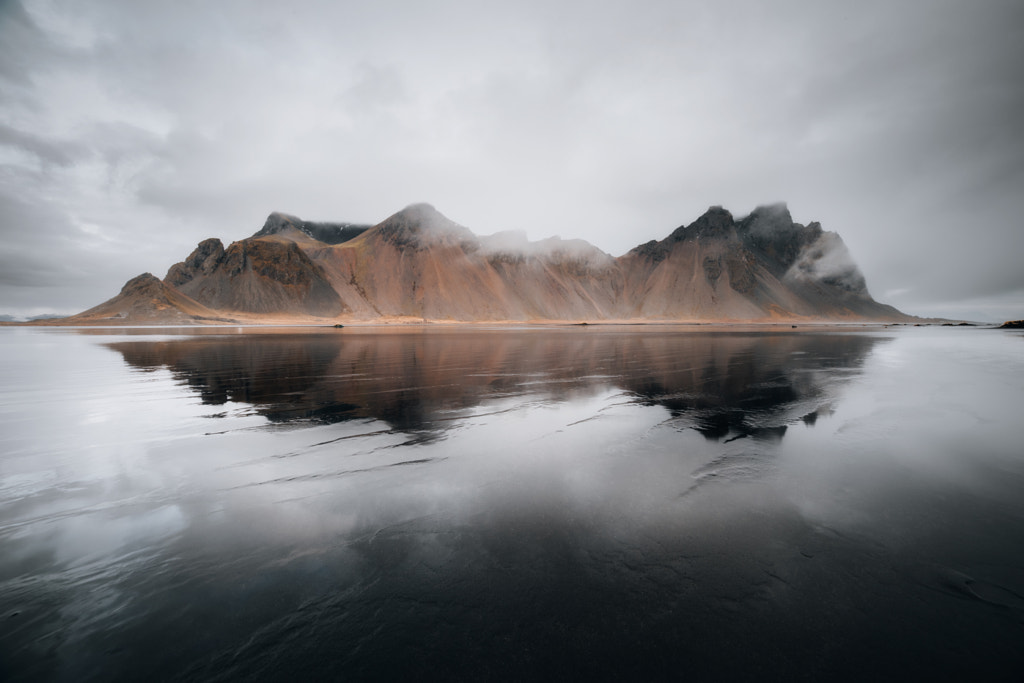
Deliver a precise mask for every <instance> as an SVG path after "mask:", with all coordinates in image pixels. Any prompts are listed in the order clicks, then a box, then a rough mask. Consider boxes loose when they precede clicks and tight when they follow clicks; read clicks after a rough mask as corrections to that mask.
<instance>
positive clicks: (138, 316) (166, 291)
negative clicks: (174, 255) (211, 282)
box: [64, 273, 233, 324]
mask: <svg viewBox="0 0 1024 683" xmlns="http://www.w3.org/2000/svg"><path fill="white" fill-rule="evenodd" d="M64 321H65V322H71V323H83V324H87V323H136V324H167V323H184V324H191V323H196V322H233V321H232V320H231V319H230V318H226V317H224V315H223V314H222V313H220V312H219V311H215V310H213V309H211V308H208V307H206V306H204V305H202V304H201V303H199V302H198V301H196V300H195V299H192V298H191V297H189V296H187V295H185V294H182V293H181V292H180V291H178V290H177V289H175V288H174V287H172V286H170V285H168V284H166V283H164V282H163V281H161V280H160V279H159V278H157V277H156V276H155V275H153V274H152V273H143V274H142V275H138V276H136V277H133V278H132V279H131V280H129V281H128V282H126V283H125V285H124V287H122V288H121V292H120V293H119V294H118V295H117V296H115V297H113V298H112V299H109V300H107V301H104V302H103V303H102V304H100V305H99V306H95V307H93V308H90V309H89V310H87V311H83V312H82V313H79V314H78V315H75V316H72V317H70V318H64Z"/></svg>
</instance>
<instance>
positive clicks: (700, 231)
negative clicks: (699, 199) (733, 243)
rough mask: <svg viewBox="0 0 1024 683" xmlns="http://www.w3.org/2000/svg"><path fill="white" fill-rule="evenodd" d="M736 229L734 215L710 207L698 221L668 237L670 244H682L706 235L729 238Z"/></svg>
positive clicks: (717, 207) (721, 209) (715, 206)
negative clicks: (730, 233)
mask: <svg viewBox="0 0 1024 683" xmlns="http://www.w3.org/2000/svg"><path fill="white" fill-rule="evenodd" d="M735 227H736V221H735V220H734V219H733V216H732V213H731V212H730V211H728V210H727V209H723V208H722V207H721V206H719V205H717V204H716V205H713V206H710V207H708V210H707V211H705V212H704V213H703V215H701V216H700V218H698V219H697V220H695V221H694V222H693V223H690V224H689V225H683V226H680V227H678V228H676V229H675V230H674V231H673V232H672V234H671V235H669V237H668V241H669V242H682V241H684V240H690V239H696V238H698V237H702V236H705V235H708V236H711V235H716V236H727V235H728V234H729V232H730V231H731V230H733V229H734V228H735Z"/></svg>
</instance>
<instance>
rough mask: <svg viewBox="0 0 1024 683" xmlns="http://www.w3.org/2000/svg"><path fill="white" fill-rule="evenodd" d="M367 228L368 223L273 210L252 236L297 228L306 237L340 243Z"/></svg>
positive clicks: (267, 234)
mask: <svg viewBox="0 0 1024 683" xmlns="http://www.w3.org/2000/svg"><path fill="white" fill-rule="evenodd" d="M369 229H370V226H369V225H357V224H355V223H319V222H314V221H305V220H302V219H301V218H299V217H298V216H293V215H292V214H288V213H282V212H280V211H273V212H271V214H270V215H269V216H267V220H266V222H264V224H263V227H262V228H261V229H260V230H259V232H257V233H256V234H254V235H253V237H268V236H270V235H278V234H280V233H282V232H285V231H286V230H297V231H299V232H301V233H303V234H304V235H306V236H307V237H311V238H313V239H315V240H317V241H320V242H323V243H325V244H341V243H342V242H348V241H349V240H351V239H355V238H356V237H358V236H359V235H361V234H363V233H364V232H366V231H367V230H369Z"/></svg>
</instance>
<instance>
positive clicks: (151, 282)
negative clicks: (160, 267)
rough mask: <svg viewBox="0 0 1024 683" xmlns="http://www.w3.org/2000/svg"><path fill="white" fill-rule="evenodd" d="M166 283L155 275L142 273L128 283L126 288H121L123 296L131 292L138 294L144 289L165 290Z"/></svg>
mask: <svg viewBox="0 0 1024 683" xmlns="http://www.w3.org/2000/svg"><path fill="white" fill-rule="evenodd" d="M163 286H164V283H163V281H161V280H160V278H158V277H157V276H156V275H153V273H142V274H141V275H136V276H135V277H133V278H132V279H131V280H129V281H128V282H126V283H124V287H122V288H121V293H122V294H128V293H131V292H138V291H140V290H143V289H149V288H151V287H157V288H163Z"/></svg>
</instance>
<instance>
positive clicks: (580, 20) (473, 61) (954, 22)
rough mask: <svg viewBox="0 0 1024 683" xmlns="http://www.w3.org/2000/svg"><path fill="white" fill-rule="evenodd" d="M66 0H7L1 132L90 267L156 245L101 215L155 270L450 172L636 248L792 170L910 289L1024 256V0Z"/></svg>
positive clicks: (527, 225)
mask: <svg viewBox="0 0 1024 683" xmlns="http://www.w3.org/2000/svg"><path fill="white" fill-rule="evenodd" d="M47 6H48V7H51V8H52V11H53V12H54V13H55V14H53V15H52V16H50V15H46V16H44V15H43V14H39V12H40V11H42V10H41V9H40V6H36V5H29V11H25V10H24V9H23V8H22V6H21V5H20V4H17V3H8V4H6V5H4V6H2V7H0V125H2V126H4V127H3V128H0V144H6V145H7V146H8V147H12V146H13V147H16V148H17V149H19V150H22V151H27V152H28V153H29V154H30V155H34V156H35V157H36V158H38V159H42V160H44V163H48V164H51V165H52V166H53V167H54V168H51V169H44V172H36V171H35V170H34V169H32V168H29V167H25V168H21V167H18V166H17V163H16V162H14V165H13V166H10V167H8V168H6V169H4V171H3V173H2V174H0V182H3V183H5V185H4V188H6V189H5V190H4V191H5V192H6V193H7V196H8V197H19V198H20V199H21V200H23V201H24V202H26V203H27V204H28V205H29V206H30V207H33V211H36V212H37V213H36V214H34V215H35V219H34V220H36V221H37V222H38V221H42V220H45V221H49V222H50V223H51V225H52V226H54V227H52V228H51V229H50V230H49V232H48V233H47V234H50V235H61V236H64V239H63V241H61V242H60V243H58V244H56V245H54V244H53V243H49V248H50V249H52V250H54V251H53V252H52V253H54V254H55V258H62V259H64V260H65V261H68V262H78V263H80V264H82V266H81V267H82V268H83V269H86V270H88V272H97V273H110V272H114V271H115V270H116V271H117V272H118V273H121V272H122V271H123V270H124V269H126V268H127V267H128V265H130V264H129V263H128V262H127V260H124V261H122V260H120V259H121V257H120V256H119V257H117V258H113V257H112V256H111V255H110V253H109V252H104V251H103V250H102V249H100V248H99V247H98V246H97V244H96V243H95V240H93V242H89V240H88V239H87V238H88V237H89V235H83V233H82V231H81V225H82V224H83V223H85V224H92V225H95V226H97V228H98V229H99V230H101V232H102V234H103V235H106V236H107V237H109V238H110V239H111V240H112V241H113V242H112V247H116V249H122V248H127V247H124V245H129V244H134V245H135V247H136V249H135V250H136V252H137V254H138V255H137V258H136V261H137V267H135V268H134V269H133V272H130V273H129V274H128V276H131V275H134V274H136V273H135V272H134V271H135V270H137V271H139V272H141V271H143V270H151V271H154V272H159V271H160V270H161V268H165V267H166V265H168V264H169V263H171V262H173V261H175V260H179V259H180V258H182V257H183V256H184V255H185V254H186V253H187V252H188V251H189V250H190V249H191V247H192V245H194V243H195V242H197V241H199V240H200V239H202V238H204V237H213V236H216V237H221V238H223V239H226V240H231V239H238V238H241V237H244V236H246V235H248V234H251V233H252V232H254V231H255V230H256V229H258V227H259V225H260V224H261V223H262V220H263V218H264V217H265V216H266V215H267V214H268V213H269V212H270V211H272V210H281V211H286V212H290V213H294V214H296V215H299V216H301V217H303V218H305V219H309V220H340V221H353V222H359V223H372V222H376V221H378V220H381V219H383V218H384V217H386V216H387V215H389V214H391V213H393V212H394V211H396V210H398V209H399V208H401V207H403V206H406V205H408V204H410V203H412V202H416V201H427V202H430V203H432V204H433V205H434V206H436V207H437V208H438V209H439V210H441V211H442V212H444V213H445V214H446V215H449V216H451V217H452V219H453V220H456V221H458V222H459V223H461V224H464V225H467V226H468V227H470V228H471V229H473V230H474V231H476V232H477V233H479V234H488V233H493V232H497V231H501V230H510V229H511V230H523V231H525V232H526V233H527V235H528V237H529V238H530V239H531V240H539V239H543V238H546V237H548V236H550V235H555V234H560V235H562V236H563V237H565V238H583V239H587V240H589V241H591V242H592V243H594V244H595V245H596V246H597V247H598V248H600V249H602V250H604V251H606V252H609V253H612V254H621V253H623V252H624V251H626V250H627V249H629V248H631V247H632V246H635V245H636V244H638V243H641V242H644V241H647V240H650V239H660V238H662V237H664V236H665V235H666V234H668V232H670V231H671V230H672V229H673V228H675V227H677V226H678V225H680V224H682V223H688V222H690V221H692V220H693V219H694V218H695V217H696V216H697V215H699V214H700V213H702V212H703V211H704V210H705V209H706V208H707V207H708V206H709V205H712V204H721V205H724V206H725V207H727V208H729V209H730V210H732V211H733V213H734V214H737V215H742V214H743V213H744V212H746V211H749V210H751V209H753V208H754V207H755V206H757V205H759V204H764V203H767V202H771V201H778V200H784V201H787V202H788V204H789V207H790V209H791V210H792V212H793V214H794V218H795V219H796V220H798V221H800V222H803V223H807V222H809V221H812V220H818V221H820V222H821V223H822V225H823V227H824V228H825V229H826V230H833V231H836V232H839V233H840V234H841V235H842V237H843V239H844V241H845V243H846V244H847V245H848V246H849V249H850V252H851V253H852V256H853V258H854V260H855V261H856V262H857V263H858V264H859V265H860V266H861V270H862V271H863V272H864V274H865V276H866V278H867V282H868V285H869V287H870V289H871V291H872V292H875V293H876V294H877V293H878V292H885V291H893V292H899V291H901V290H905V293H902V294H897V295H895V299H894V300H892V301H890V303H893V304H895V305H898V306H900V305H903V306H905V307H909V306H912V305H926V304H927V305H930V304H928V302H929V301H933V302H935V301H944V302H949V301H954V300H956V297H958V296H959V297H964V298H969V297H973V296H992V297H1000V296H1001V295H1000V293H1001V292H1005V291H1012V290H1013V289H1014V288H1019V286H1020V284H1021V280H1020V276H1019V275H1018V273H1020V272H1021V269H1020V268H1019V267H1018V265H1017V264H1016V263H1015V255H1016V254H1019V253H1024V237H1022V235H1024V231H1021V230H1020V229H1019V216H1020V215H1024V199H1022V197H1021V193H1020V191H1019V188H1020V187H1021V186H1022V184H1024V137H1022V136H1021V135H1020V134H1019V128H1020V124H1019V121H1020V120H1024V87H1022V86H1021V82H1022V80H1021V78H1020V75H1021V67H1020V66H1019V65H1020V64H1024V35H1022V27H1024V17H1022V13H1024V8H1022V6H1021V5H1020V3H1019V2H1015V1H1012V0H981V1H979V2H975V3H971V4H969V5H968V4H964V3H959V2H946V1H942V2H932V1H930V0H929V1H925V0H909V1H908V2H904V3H898V4H895V5H894V4H892V3H887V2H880V1H878V0H868V1H867V2H862V3H858V4H857V5H856V6H850V5H847V4H840V3H806V2H797V1H795V0H782V1H780V2H777V3H771V5H768V4H766V3H761V2H754V1H753V0H725V1H723V2H720V3H714V4H713V5H712V4H704V3H679V2H667V1H666V2H656V1H655V2H640V3H636V2H625V1H624V0H622V1H619V0H613V1H612V2H605V3H598V4H594V3H584V2H577V1H575V0H567V1H565V2H558V3H550V2H541V1H540V0H526V1H524V2H520V3H504V4H501V5H500V6H493V7H491V6H488V5H485V4H483V3H469V2H463V1H460V0H446V1H445V0H442V1H439V2H431V3H412V2H400V1H391V2H387V1H385V2H380V3H359V4H351V3H326V2H316V1H308V2H296V3H288V4H282V3H270V2H242V1H240V0H239V1H234V0H229V1H227V2H222V3H215V4H210V3H198V2H184V3H175V4H172V5H161V4H159V3H158V4H153V3H138V2H129V1H127V0H101V1H98V2H90V3H79V2H70V1H65V0H57V1H56V2H53V3H50V4H48V5H47ZM62 22H63V23H62ZM61 26H68V27H71V28H69V29H67V30H63V29H61ZM55 27H56V28H55ZM69 31H70V33H69ZM76 31H77V32H78V33H80V34H81V36H84V37H80V38H78V39H76V38H75V35H76V34H75V32H76ZM41 83H45V84H47V85H46V87H45V88H44V87H41V86H40V85H39V84H41ZM30 112H31V115H30ZM0 189H3V188H0ZM44 206H45V207H47V208H45V209H43V208H42V207H44ZM0 211H4V212H7V211H12V209H10V208H9V206H8V205H6V204H5V205H2V206H0ZM16 223H17V221H15V220H13V219H12V217H10V216H8V215H6V214H0V230H3V231H4V233H5V239H6V235H7V234H8V233H9V232H12V231H14V230H15V228H14V227H13V226H14V225H15V224H16ZM43 232H46V231H45V230H44V231H43ZM41 234H42V233H41ZM83 239H85V241H84V242H83V241H82V240H83ZM133 240H134V242H133ZM15 242H17V243H18V244H22V245H25V249H30V248H31V249H35V248H37V247H38V248H42V247H43V245H44V244H46V241H45V240H44V239H43V238H39V239H32V240H27V239H25V238H16V239H15ZM89 244H91V245H92V246H87V245H89ZM116 249H115V250H116ZM160 249H167V250H168V253H167V254H166V255H163V254H162V252H160V253H161V256H159V257H155V256H147V258H158V261H159V262H157V263H152V262H146V263H142V262H138V261H140V260H141V258H142V254H147V255H153V254H156V253H157V252H158V251H159V250H160ZM175 250H180V253H179V252H178V251H175ZM172 251H173V252H174V253H170V252H172ZM90 269H91V270H90ZM31 273H32V271H31V270H27V271H25V273H24V277H26V278H29V279H31V277H32V275H31ZM56 277H58V275H57V274H54V273H51V272H48V271H46V270H45V268H43V267H42V266H40V268H39V269H38V281H39V282H44V281H52V280H53V279H54V278H56ZM105 277H106V276H104V278H105ZM107 282H109V280H104V284H103V287H105V288H106V289H104V290H103V291H100V289H99V285H98V286H97V290H96V291H95V294H94V297H93V298H94V300H93V303H95V302H98V301H99V300H101V299H104V298H107V296H109V295H110V294H112V293H113V290H116V287H108V285H107V284H106V283H107ZM929 297H930V298H929ZM1014 300H1015V299H1013V298H1012V297H1010V298H1007V297H1001V298H999V301H1002V302H1012V301H1014ZM1007 305H1010V304H1007ZM910 312H914V311H913V310H911V311H910Z"/></svg>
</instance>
